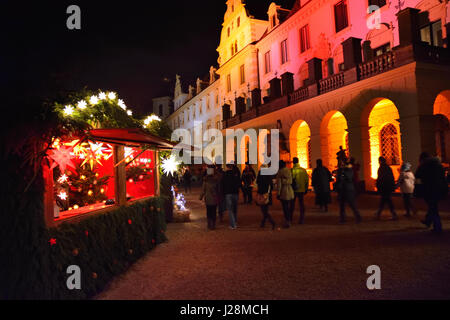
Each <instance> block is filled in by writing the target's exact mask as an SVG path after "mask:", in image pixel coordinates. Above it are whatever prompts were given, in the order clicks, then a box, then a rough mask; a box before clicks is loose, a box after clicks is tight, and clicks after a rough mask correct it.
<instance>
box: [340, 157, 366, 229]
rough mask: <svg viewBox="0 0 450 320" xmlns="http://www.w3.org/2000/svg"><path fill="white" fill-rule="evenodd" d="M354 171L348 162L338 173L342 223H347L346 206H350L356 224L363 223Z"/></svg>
mask: <svg viewBox="0 0 450 320" xmlns="http://www.w3.org/2000/svg"><path fill="white" fill-rule="evenodd" d="M353 175H354V174H353V169H352V165H351V164H350V163H347V162H346V161H345V162H344V163H343V166H341V167H340V168H339V169H338V171H337V179H336V191H337V192H338V200H339V215H340V223H346V214H345V205H346V204H348V205H349V207H350V209H352V211H353V214H354V215H355V218H356V223H360V222H361V221H362V218H361V214H360V213H359V211H358V209H357V208H356V203H355V202H356V191H355V184H354V182H353Z"/></svg>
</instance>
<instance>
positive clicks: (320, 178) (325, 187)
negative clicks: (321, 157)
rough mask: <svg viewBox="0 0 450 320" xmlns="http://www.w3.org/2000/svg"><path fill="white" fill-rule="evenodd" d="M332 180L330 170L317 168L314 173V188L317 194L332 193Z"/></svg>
mask: <svg viewBox="0 0 450 320" xmlns="http://www.w3.org/2000/svg"><path fill="white" fill-rule="evenodd" d="M332 180H333V179H332V177H331V173H330V170H328V169H327V168H325V167H317V168H315V169H314V171H313V173H312V186H313V187H314V191H315V192H316V193H327V192H330V182H331V181H332Z"/></svg>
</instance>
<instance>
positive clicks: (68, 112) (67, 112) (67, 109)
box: [64, 106, 73, 116]
mask: <svg viewBox="0 0 450 320" xmlns="http://www.w3.org/2000/svg"><path fill="white" fill-rule="evenodd" d="M64 114H65V115H67V116H71V115H72V114H73V107H72V106H66V107H65V108H64Z"/></svg>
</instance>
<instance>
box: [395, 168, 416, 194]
mask: <svg viewBox="0 0 450 320" xmlns="http://www.w3.org/2000/svg"><path fill="white" fill-rule="evenodd" d="M415 181H416V178H415V177H414V173H412V172H411V171H407V172H401V173H400V177H399V178H398V183H399V184H400V190H401V192H402V193H413V192H414V183H415Z"/></svg>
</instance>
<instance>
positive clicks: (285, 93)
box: [169, 0, 450, 189]
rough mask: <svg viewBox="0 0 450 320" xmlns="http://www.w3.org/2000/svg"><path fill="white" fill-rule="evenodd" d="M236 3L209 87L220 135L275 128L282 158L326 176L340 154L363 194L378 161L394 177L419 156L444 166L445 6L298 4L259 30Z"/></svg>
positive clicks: (448, 70) (377, 1) (321, 0)
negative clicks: (353, 166)
mask: <svg viewBox="0 0 450 320" xmlns="http://www.w3.org/2000/svg"><path fill="white" fill-rule="evenodd" d="M243 2H244V1H241V0H234V1H232V0H229V1H227V11H226V14H225V19H224V23H223V28H222V33H221V41H220V45H219V47H218V52H219V60H218V63H219V68H218V70H217V74H218V75H219V76H220V78H219V79H218V81H216V82H213V83H211V84H210V87H212V88H214V92H216V93H218V101H219V104H218V105H217V104H216V105H214V110H215V112H214V113H213V114H214V115H212V114H211V116H214V117H217V116H220V117H221V120H222V127H221V129H223V130H224V129H227V128H241V129H248V128H265V129H277V128H278V129H280V130H281V134H282V141H281V143H280V148H281V149H282V150H281V157H282V158H283V159H284V160H287V161H291V160H292V158H293V157H295V156H297V157H299V158H300V164H301V165H302V166H304V167H307V168H308V169H311V167H312V166H314V165H315V160H316V159H319V158H321V159H323V160H324V164H325V165H326V166H327V167H329V168H330V169H331V170H334V169H335V168H336V165H337V160H336V153H337V152H338V150H339V146H343V148H344V149H346V150H347V152H348V153H349V154H350V155H351V156H352V157H354V158H355V159H356V160H357V161H358V162H359V163H360V164H361V170H360V173H359V174H360V180H362V181H364V182H365V186H366V188H367V189H373V188H374V178H376V173H377V169H378V157H379V156H381V155H383V156H384V157H386V159H387V160H388V163H389V164H390V165H391V166H392V167H393V169H394V172H395V173H397V172H398V170H397V169H398V168H399V166H400V165H401V163H402V162H403V161H409V162H411V163H412V164H413V166H415V165H416V164H417V161H418V157H419V154H420V153H421V152H422V151H428V152H430V153H432V154H437V155H439V156H440V157H441V158H442V160H443V162H444V163H449V162H450V133H449V132H450V129H449V119H450V53H449V49H448V45H449V43H448V42H449V41H448V36H447V34H448V32H449V31H450V24H449V22H450V5H449V4H448V1H440V0H422V1H421V0H404V1H394V0H393V1H389V0H309V1H307V0H298V1H297V2H296V3H295V5H294V6H293V8H291V9H290V10H287V9H284V8H281V7H279V6H277V5H276V4H275V3H272V4H270V6H269V7H268V16H267V20H265V21H263V20H257V19H254V18H252V17H251V15H250V13H249V12H248V10H247V8H246V6H245V4H244V3H243ZM373 5H376V6H378V8H379V10H376V11H373V10H374V9H375V7H371V6H373ZM372 11H373V12H372ZM206 90H211V89H209V88H207V89H205V91H206ZM200 95H201V93H200ZM189 108H190V106H187V104H185V105H183V106H181V107H180V110H181V109H182V110H183V111H181V112H186V110H189ZM176 114H177V111H176V112H175V117H174V118H173V120H175V119H176ZM173 116H174V115H172V116H170V117H169V119H170V120H171V121H172V123H171V125H172V127H173V128H180V127H181V128H183V127H185V125H184V124H181V123H177V122H176V121H175V122H174V121H173V120H172V117H173ZM210 120H211V118H206V117H204V118H202V119H199V121H202V122H203V123H206V122H207V121H210ZM244 148H245V146H244Z"/></svg>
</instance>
